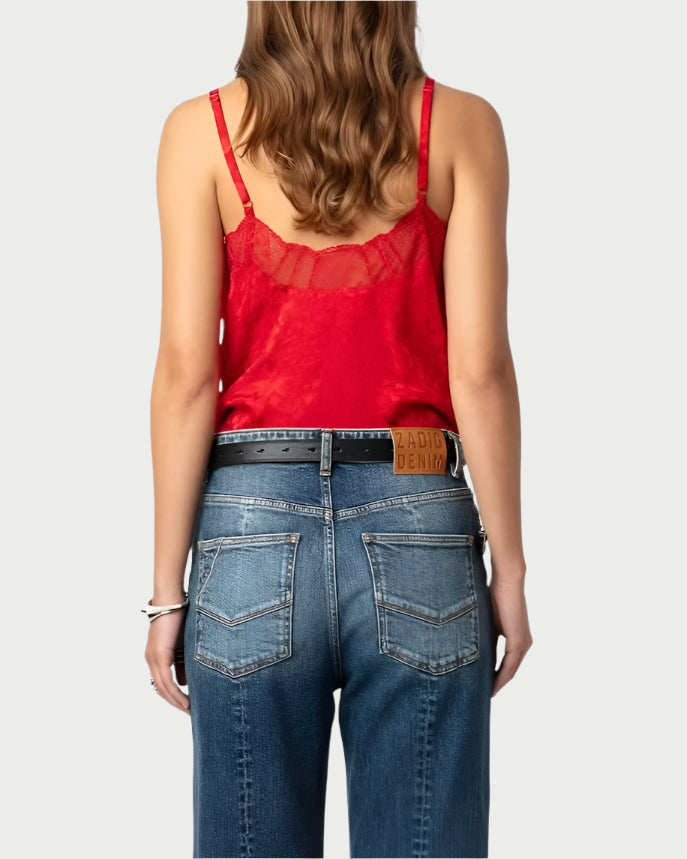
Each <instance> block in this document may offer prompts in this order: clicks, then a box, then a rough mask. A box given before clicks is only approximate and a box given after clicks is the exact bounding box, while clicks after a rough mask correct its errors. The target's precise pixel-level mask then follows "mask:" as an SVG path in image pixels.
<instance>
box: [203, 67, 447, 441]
mask: <svg viewBox="0 0 687 859" xmlns="http://www.w3.org/2000/svg"><path fill="white" fill-rule="evenodd" d="M433 87H434V81H433V79H432V78H430V77H426V78H425V83H424V87H423V92H422V113H421V122H420V146H419V159H418V171H417V200H416V203H415V206H414V207H413V209H411V210H410V212H408V213H407V214H406V215H404V216H403V217H402V218H401V219H400V220H399V221H397V222H396V224H395V225H394V226H393V227H392V228H391V230H389V231H388V232H384V233H379V234H378V235H376V236H374V237H373V238H372V239H370V240H369V241H366V242H362V243H352V244H340V245H334V246H330V247H325V248H322V249H319V250H315V249H313V248H311V247H309V246H308V245H305V244H301V243H296V242H288V241H285V240H284V239H282V238H281V237H280V236H279V235H277V234H276V233H275V232H274V230H272V229H271V228H270V227H268V226H267V224H266V223H265V222H264V221H261V220H260V218H258V217H256V215H255V213H254V211H253V204H252V202H251V200H250V197H249V196H248V192H247V191H246V186H245V185H244V183H243V180H242V178H241V174H240V172H239V169H238V165H237V163H236V160H235V158H234V153H233V150H232V148H231V143H230V141H229V134H228V132H227V126H226V123H225V120H224V114H223V112H222V105H221V102H220V98H219V91H218V90H217V89H214V90H212V92H211V93H210V94H209V95H210V101H211V102H212V107H213V110H214V115H215V120H216V123H217V130H218V132H219V137H220V140H221V143H222V149H223V152H224V156H225V158H226V161H227V164H228V166H229V170H230V172H231V176H232V179H233V180H234V184H235V185H236V188H237V190H238V193H239V195H240V197H241V200H242V202H243V205H244V217H243V219H242V220H241V222H240V223H239V225H238V227H237V228H236V229H235V230H232V231H231V232H230V233H227V234H226V235H225V237H224V242H225V245H226V256H227V263H228V266H229V272H228V277H227V279H226V287H225V290H224V295H223V298H222V320H223V327H222V329H221V330H222V336H221V341H220V342H221V346H220V350H221V381H220V389H219V395H218V400H217V410H216V417H215V432H216V433H219V432H225V431H228V430H238V429H255V428H292V427H293V428H295V427H301V428H302V427H306V428H322V427H331V428H333V429H355V428H364V429H379V428H387V427H397V426H415V427H417V426H431V427H438V428H440V429H450V430H453V431H454V432H458V426H457V424H456V418H455V415H454V412H453V407H452V404H451V396H450V392H449V384H448V369H447V363H448V362H447V351H446V316H445V301H444V286H443V274H442V258H443V251H444V241H445V238H446V222H445V221H443V220H442V219H441V218H440V217H439V216H438V215H437V214H436V212H434V211H433V210H432V209H430V208H429V207H428V206H427V204H426V196H425V195H426V189H427V157H428V151H429V147H428V144H429V121H430V112H431V105H432V92H433Z"/></svg>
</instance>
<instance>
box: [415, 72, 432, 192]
mask: <svg viewBox="0 0 687 859" xmlns="http://www.w3.org/2000/svg"><path fill="white" fill-rule="evenodd" d="M433 90H434V79H433V78H430V77H429V75H427V76H426V77H425V83H424V86H423V87H422V115H421V118H420V148H419V152H418V162H417V197H418V200H419V199H420V198H421V197H423V196H424V195H425V194H426V193H427V160H428V156H429V118H430V115H431V112H432V92H433Z"/></svg>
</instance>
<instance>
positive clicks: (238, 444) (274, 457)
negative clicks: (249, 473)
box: [207, 433, 487, 554]
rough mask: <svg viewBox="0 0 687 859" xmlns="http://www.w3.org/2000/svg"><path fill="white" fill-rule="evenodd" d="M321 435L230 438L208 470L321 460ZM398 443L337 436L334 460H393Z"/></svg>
mask: <svg viewBox="0 0 687 859" xmlns="http://www.w3.org/2000/svg"><path fill="white" fill-rule="evenodd" d="M444 437H445V438H446V447H447V456H446V467H447V469H448V468H451V466H452V465H453V464H454V463H455V461H456V448H455V445H454V444H453V440H452V439H451V437H450V436H448V435H447V434H446V433H444ZM320 448H321V444H320V441H319V439H281V440H270V441H230V442H222V443H220V444H217V443H215V444H213V445H212V448H211V450H210V458H209V461H208V468H207V473H208V475H209V474H210V472H212V471H214V469H215V468H222V467H224V466H225V465H241V464H243V463H246V462H303V461H305V462H319V461H320V458H321V450H320ZM393 459H394V443H393V441H392V440H391V439H390V438H337V439H335V440H333V442H332V462H393ZM486 542H487V535H486V532H485V530H484V528H480V530H479V533H478V534H477V535H476V537H475V545H476V546H477V550H478V551H479V552H481V553H482V554H484V550H485V547H486Z"/></svg>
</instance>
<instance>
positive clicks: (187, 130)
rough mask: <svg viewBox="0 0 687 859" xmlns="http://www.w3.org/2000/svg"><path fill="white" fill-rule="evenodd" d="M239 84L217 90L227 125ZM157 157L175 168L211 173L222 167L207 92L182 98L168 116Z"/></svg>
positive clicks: (235, 104)
mask: <svg viewBox="0 0 687 859" xmlns="http://www.w3.org/2000/svg"><path fill="white" fill-rule="evenodd" d="M242 83H243V82H242V81H241V80H240V79H238V78H235V79H234V80H233V81H231V82H230V83H228V84H225V85H224V86H221V87H218V89H219V93H220V98H221V104H222V110H223V113H224V115H225V119H226V121H227V123H228V124H230V119H231V117H232V116H233V115H234V113H235V110H236V107H237V106H238V104H239V100H240V98H241V95H242ZM159 158H160V160H161V161H162V162H163V163H166V162H170V164H171V165H172V166H173V167H174V169H179V168H183V169H184V170H190V169H193V168H194V167H195V169H196V170H203V169H204V170H206V171H207V170H208V169H209V170H212V169H214V168H215V167H216V166H217V165H218V164H221V158H222V151H221V148H220V147H219V144H218V137H217V126H216V123H215V119H214V114H213V110H212V104H211V102H210V90H208V91H207V92H204V93H201V94H199V95H196V96H193V97H191V98H188V99H185V100H184V101H182V102H179V103H178V104H177V105H175V106H174V107H173V108H172V109H171V110H170V111H169V112H168V114H167V116H166V118H165V121H164V124H163V127H162V132H161V135H160V152H159Z"/></svg>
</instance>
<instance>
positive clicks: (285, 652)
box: [195, 532, 300, 677]
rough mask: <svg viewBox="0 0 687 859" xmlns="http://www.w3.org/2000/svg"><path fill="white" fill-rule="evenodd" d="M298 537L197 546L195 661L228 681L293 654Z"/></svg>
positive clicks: (219, 541)
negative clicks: (294, 586)
mask: <svg viewBox="0 0 687 859" xmlns="http://www.w3.org/2000/svg"><path fill="white" fill-rule="evenodd" d="M299 540H300V534H298V533H288V532H287V533H279V534H243V535H239V536H234V537H216V538H214V539H212V540H200V541H198V544H197V547H198V553H199V559H198V563H199V567H198V590H197V595H196V601H195V607H196V638H195V658H196V659H197V660H198V662H201V663H202V664H204V665H207V666H208V667H210V668H214V669H215V670H217V671H220V672H222V673H223V674H228V675H229V676H230V677H239V676H241V675H243V674H248V673H249V672H251V671H257V670H258V669H260V668H265V667H267V666H268V665H272V664H274V663H275V662H280V661H281V660H283V659H286V658H287V657H289V656H290V655H291V638H292V604H293V579H294V567H295V561H296V549H297V548H298V542H299Z"/></svg>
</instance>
